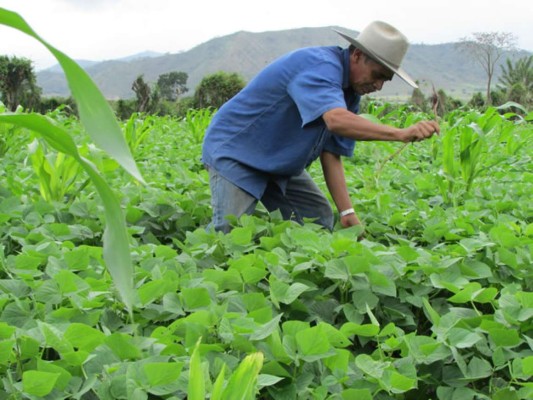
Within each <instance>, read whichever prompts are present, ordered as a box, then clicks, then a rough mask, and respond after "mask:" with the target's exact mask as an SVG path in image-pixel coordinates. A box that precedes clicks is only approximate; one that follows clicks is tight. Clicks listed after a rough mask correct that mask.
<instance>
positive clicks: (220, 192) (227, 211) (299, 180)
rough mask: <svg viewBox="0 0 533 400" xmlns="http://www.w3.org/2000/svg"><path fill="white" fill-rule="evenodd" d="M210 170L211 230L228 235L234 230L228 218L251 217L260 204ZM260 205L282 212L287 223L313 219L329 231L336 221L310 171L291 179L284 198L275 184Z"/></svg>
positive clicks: (268, 187) (267, 190) (264, 195)
mask: <svg viewBox="0 0 533 400" xmlns="http://www.w3.org/2000/svg"><path fill="white" fill-rule="evenodd" d="M208 170H209V185H210V187H211V206H212V207H213V221H212V222H211V226H212V227H213V228H214V229H215V230H217V231H222V232H225V233H227V232H229V231H230V230H231V226H230V224H229V222H228V221H227V219H226V216H228V215H234V216H236V217H240V216H241V215H243V214H252V213H253V212H254V210H255V207H256V205H257V202H258V200H257V199H256V198H255V197H253V196H251V195H250V194H248V193H247V192H246V191H244V190H242V189H241V188H239V187H238V186H236V185H234V184H233V183H231V182H230V181H228V180H227V179H226V178H224V177H223V176H221V175H220V174H219V173H218V172H217V171H216V170H214V169H213V168H212V167H209V168H208ZM260 201H261V203H263V205H264V206H265V208H266V209H267V210H268V211H275V210H279V211H280V212H281V215H282V216H283V218H284V219H287V220H288V219H290V220H294V221H297V222H299V223H303V222H304V218H311V219H313V220H314V222H315V223H316V224H319V225H322V226H323V227H325V228H327V229H329V230H332V229H333V222H334V217H333V210H332V208H331V205H330V204H329V201H328V199H327V198H326V196H324V194H323V193H322V191H321V190H320V189H319V187H318V186H317V185H316V183H315V182H314V181H313V179H312V178H311V176H310V175H309V173H308V172H307V171H303V172H302V173H301V174H300V175H297V176H293V177H291V178H290V180H289V182H288V184H287V188H286V191H285V194H283V193H282V192H281V190H280V189H279V187H278V186H277V185H276V184H275V183H269V184H268V186H267V188H266V190H265V193H264V194H263V197H262V198H261V200H260Z"/></svg>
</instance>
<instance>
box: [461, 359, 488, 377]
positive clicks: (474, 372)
mask: <svg viewBox="0 0 533 400" xmlns="http://www.w3.org/2000/svg"><path fill="white" fill-rule="evenodd" d="M467 371H468V374H467V375H466V378H468V379H481V378H486V377H488V376H491V375H492V366H491V365H490V363H489V362H488V361H487V360H484V359H481V358H479V357H472V359H471V360H470V362H469V363H468V368H467Z"/></svg>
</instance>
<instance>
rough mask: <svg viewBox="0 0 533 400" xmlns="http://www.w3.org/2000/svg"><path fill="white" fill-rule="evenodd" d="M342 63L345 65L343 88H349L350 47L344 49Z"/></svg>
mask: <svg viewBox="0 0 533 400" xmlns="http://www.w3.org/2000/svg"><path fill="white" fill-rule="evenodd" d="M342 65H343V67H344V76H343V78H342V88H343V89H348V88H349V87H350V50H349V49H348V48H346V49H343V50H342Z"/></svg>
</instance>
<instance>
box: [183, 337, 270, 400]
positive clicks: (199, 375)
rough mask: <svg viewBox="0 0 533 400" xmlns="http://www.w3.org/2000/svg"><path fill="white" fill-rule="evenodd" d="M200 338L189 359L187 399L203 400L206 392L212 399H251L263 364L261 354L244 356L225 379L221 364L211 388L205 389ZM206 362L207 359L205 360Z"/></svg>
mask: <svg viewBox="0 0 533 400" xmlns="http://www.w3.org/2000/svg"><path fill="white" fill-rule="evenodd" d="M200 341H201V339H200V340H198V342H197V343H196V346H195V347H194V350H193V353H192V355H191V360H190V369H189V385H188V393H187V395H188V397H187V398H188V399H189V400H204V399H206V398H207V397H206V394H209V396H208V397H209V398H210V399H212V400H253V399H255V398H256V397H255V395H256V393H257V378H258V375H259V372H260V371H261V367H262V366H263V358H264V357H263V354H262V353H259V352H257V353H253V354H249V355H248V356H246V357H245V358H244V359H243V360H242V361H241V363H240V364H239V365H238V367H237V368H236V369H235V370H234V371H233V372H231V373H230V376H229V378H228V379H227V380H226V378H225V374H226V365H225V364H223V366H222V368H221V370H220V372H219V373H218V376H217V378H216V380H215V382H214V383H213V385H210V386H212V388H211V389H210V390H209V389H206V381H209V379H208V377H206V374H205V369H204V362H203V361H202V358H201V356H200ZM205 363H207V361H205Z"/></svg>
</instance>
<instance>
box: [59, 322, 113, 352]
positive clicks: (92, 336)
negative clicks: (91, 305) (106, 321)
mask: <svg viewBox="0 0 533 400" xmlns="http://www.w3.org/2000/svg"><path fill="white" fill-rule="evenodd" d="M63 337H64V339H65V340H67V341H68V342H69V343H70V344H71V345H72V346H73V347H76V348H79V349H82V350H85V351H88V352H91V351H93V350H94V349H95V348H97V347H98V346H100V345H101V344H102V343H104V342H105V338H106V336H105V335H104V334H103V333H102V332H100V331H99V330H97V329H94V328H92V327H90V326H88V325H85V324H80V323H77V322H74V323H72V324H70V325H69V326H68V328H67V330H66V331H65V334H64V335H63Z"/></svg>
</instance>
